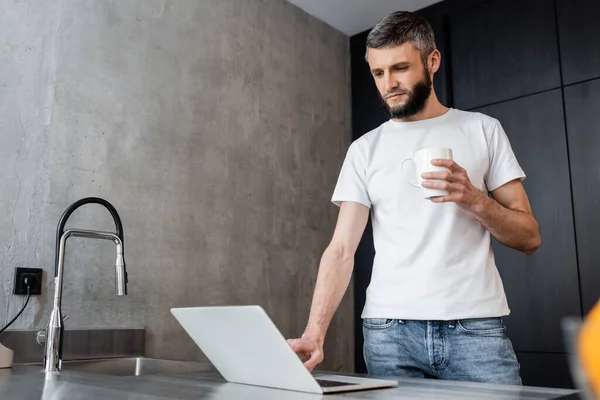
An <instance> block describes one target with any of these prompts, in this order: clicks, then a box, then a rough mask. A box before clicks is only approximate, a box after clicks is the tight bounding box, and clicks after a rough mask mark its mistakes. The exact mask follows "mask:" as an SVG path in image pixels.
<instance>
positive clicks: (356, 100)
mask: <svg viewBox="0 0 600 400" xmlns="http://www.w3.org/2000/svg"><path fill="white" fill-rule="evenodd" d="M367 33H368V32H363V33H361V34H360V35H356V36H352V37H351V38H350V52H351V57H350V66H351V69H352V71H351V84H352V138H353V139H358V138H359V137H361V136H362V135H364V134H365V133H367V132H369V131H370V130H372V129H375V128H376V127H378V126H379V125H381V124H382V123H383V122H385V121H386V120H387V119H388V116H387V114H386V112H385V110H384V108H383V106H382V105H381V100H380V96H379V93H378V92H377V87H376V86H375V82H374V80H373V77H372V75H371V72H370V70H369V64H367V61H366V60H365V50H366V47H365V46H366V42H367Z"/></svg>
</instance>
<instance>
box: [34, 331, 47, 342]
mask: <svg viewBox="0 0 600 400" xmlns="http://www.w3.org/2000/svg"><path fill="white" fill-rule="evenodd" d="M35 341H36V342H37V344H39V345H40V346H43V345H44V343H46V328H44V329H40V330H39V331H38V333H37V335H35Z"/></svg>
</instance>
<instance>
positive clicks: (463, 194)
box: [421, 159, 487, 211]
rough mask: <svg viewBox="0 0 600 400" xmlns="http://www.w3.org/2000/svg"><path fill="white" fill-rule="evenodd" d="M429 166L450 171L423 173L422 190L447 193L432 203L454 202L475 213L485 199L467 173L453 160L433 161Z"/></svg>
mask: <svg viewBox="0 0 600 400" xmlns="http://www.w3.org/2000/svg"><path fill="white" fill-rule="evenodd" d="M431 164H433V165H435V166H438V167H446V168H448V169H449V170H450V171H435V172H425V173H423V174H422V175H421V176H422V177H423V179H424V180H423V183H422V184H421V185H422V186H423V187H424V188H429V189H442V190H447V191H448V192H449V194H448V195H446V196H437V197H432V198H430V199H429V200H430V201H432V202H433V203H446V202H454V203H456V204H457V205H458V206H460V207H462V208H463V209H465V210H467V211H475V210H477V209H478V208H479V207H481V206H482V205H483V204H484V202H485V200H486V199H487V197H486V196H485V194H483V192H481V191H480V190H478V189H477V188H476V187H475V186H473V184H472V183H471V181H470V180H469V176H468V175H467V171H465V169H464V168H462V167H461V166H460V165H458V164H457V163H455V162H454V161H453V160H448V159H434V160H431Z"/></svg>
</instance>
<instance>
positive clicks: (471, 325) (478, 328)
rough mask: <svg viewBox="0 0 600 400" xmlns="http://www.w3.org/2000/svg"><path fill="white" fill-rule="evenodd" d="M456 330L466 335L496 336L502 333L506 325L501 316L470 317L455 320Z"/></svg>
mask: <svg viewBox="0 0 600 400" xmlns="http://www.w3.org/2000/svg"><path fill="white" fill-rule="evenodd" d="M456 326H457V327H458V330H459V331H461V332H463V333H466V334H468V335H480V336H497V335H503V334H504V332H505V331H506V327H505V326H504V325H503V323H502V318H471V319H460V320H458V321H457V322H456Z"/></svg>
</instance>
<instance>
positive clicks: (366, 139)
mask: <svg viewBox="0 0 600 400" xmlns="http://www.w3.org/2000/svg"><path fill="white" fill-rule="evenodd" d="M389 122H390V121H389V120H388V121H385V122H384V123H382V124H381V125H379V126H378V127H376V128H373V129H371V130H370V131H368V132H367V133H365V134H363V135H362V136H361V137H359V138H358V139H356V140H355V141H354V143H361V144H368V143H371V142H373V141H375V140H377V138H378V137H379V136H381V133H382V132H383V131H384V130H385V129H386V127H387V126H388V125H389Z"/></svg>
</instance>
